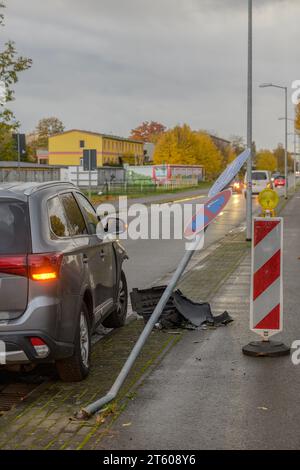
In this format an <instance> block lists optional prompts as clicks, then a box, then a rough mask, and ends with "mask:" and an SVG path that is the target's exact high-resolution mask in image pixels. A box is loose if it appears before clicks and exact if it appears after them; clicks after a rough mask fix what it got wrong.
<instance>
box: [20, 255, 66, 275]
mask: <svg viewBox="0 0 300 470" xmlns="http://www.w3.org/2000/svg"><path fill="white" fill-rule="evenodd" d="M62 259H63V255H62V254H61V253H44V254H39V255H28V276H29V278H30V279H32V280H33V281H51V280H55V279H58V277H59V273H60V266H61V262H62Z"/></svg>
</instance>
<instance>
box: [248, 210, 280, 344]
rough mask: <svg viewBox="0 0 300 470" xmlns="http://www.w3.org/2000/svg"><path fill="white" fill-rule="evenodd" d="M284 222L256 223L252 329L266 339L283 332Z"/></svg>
mask: <svg viewBox="0 0 300 470" xmlns="http://www.w3.org/2000/svg"><path fill="white" fill-rule="evenodd" d="M282 247H283V219H282V218H281V217H272V218H260V217H256V218H254V221H253V237H252V279H251V302H250V328H251V330H252V331H254V332H255V333H258V334H260V335H262V336H263V337H264V338H265V339H267V338H268V337H270V336H272V335H274V334H276V333H278V332H280V331H282V319H283V318H282V317H283V315H282V300H283V295H282Z"/></svg>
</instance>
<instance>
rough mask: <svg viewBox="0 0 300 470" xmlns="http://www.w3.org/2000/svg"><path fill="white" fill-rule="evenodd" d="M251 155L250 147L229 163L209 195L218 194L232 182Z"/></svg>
mask: <svg viewBox="0 0 300 470" xmlns="http://www.w3.org/2000/svg"><path fill="white" fill-rule="evenodd" d="M249 157H250V149H247V150H245V151H244V152H243V153H241V154H240V155H239V156H238V157H236V158H235V159H234V160H233V162H231V163H230V165H228V167H227V168H226V170H224V171H223V173H222V174H221V175H220V176H219V178H218V179H217V181H215V182H214V184H213V185H212V187H211V188H210V190H209V193H208V196H209V197H213V196H215V195H216V194H218V193H220V192H221V191H222V190H223V189H224V188H226V186H227V185H228V184H229V183H230V181H232V180H233V178H235V176H236V175H237V174H238V172H239V171H240V169H241V168H242V166H243V165H244V163H245V162H246V161H247V160H248V158H249Z"/></svg>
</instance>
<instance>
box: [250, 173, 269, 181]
mask: <svg viewBox="0 0 300 470" xmlns="http://www.w3.org/2000/svg"><path fill="white" fill-rule="evenodd" d="M252 179H253V180H256V181H262V180H266V179H268V178H267V173H265V172H264V171H255V172H254V173H252Z"/></svg>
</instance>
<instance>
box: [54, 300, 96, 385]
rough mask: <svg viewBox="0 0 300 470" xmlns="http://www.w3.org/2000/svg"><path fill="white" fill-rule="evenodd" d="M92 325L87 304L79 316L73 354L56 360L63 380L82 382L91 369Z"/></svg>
mask: <svg viewBox="0 0 300 470" xmlns="http://www.w3.org/2000/svg"><path fill="white" fill-rule="evenodd" d="M90 362H91V326H90V319H89V313H88V309H87V306H86V304H85V303H84V302H83V303H82V305H81V309H80V314H79V316H78V324H77V329H76V336H75V343H74V353H73V356H71V357H68V358H66V359H60V360H58V361H56V370H57V372H58V375H59V377H60V379H61V380H62V381H63V382H80V381H81V380H83V379H85V378H86V377H87V375H88V374H89V371H90Z"/></svg>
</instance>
